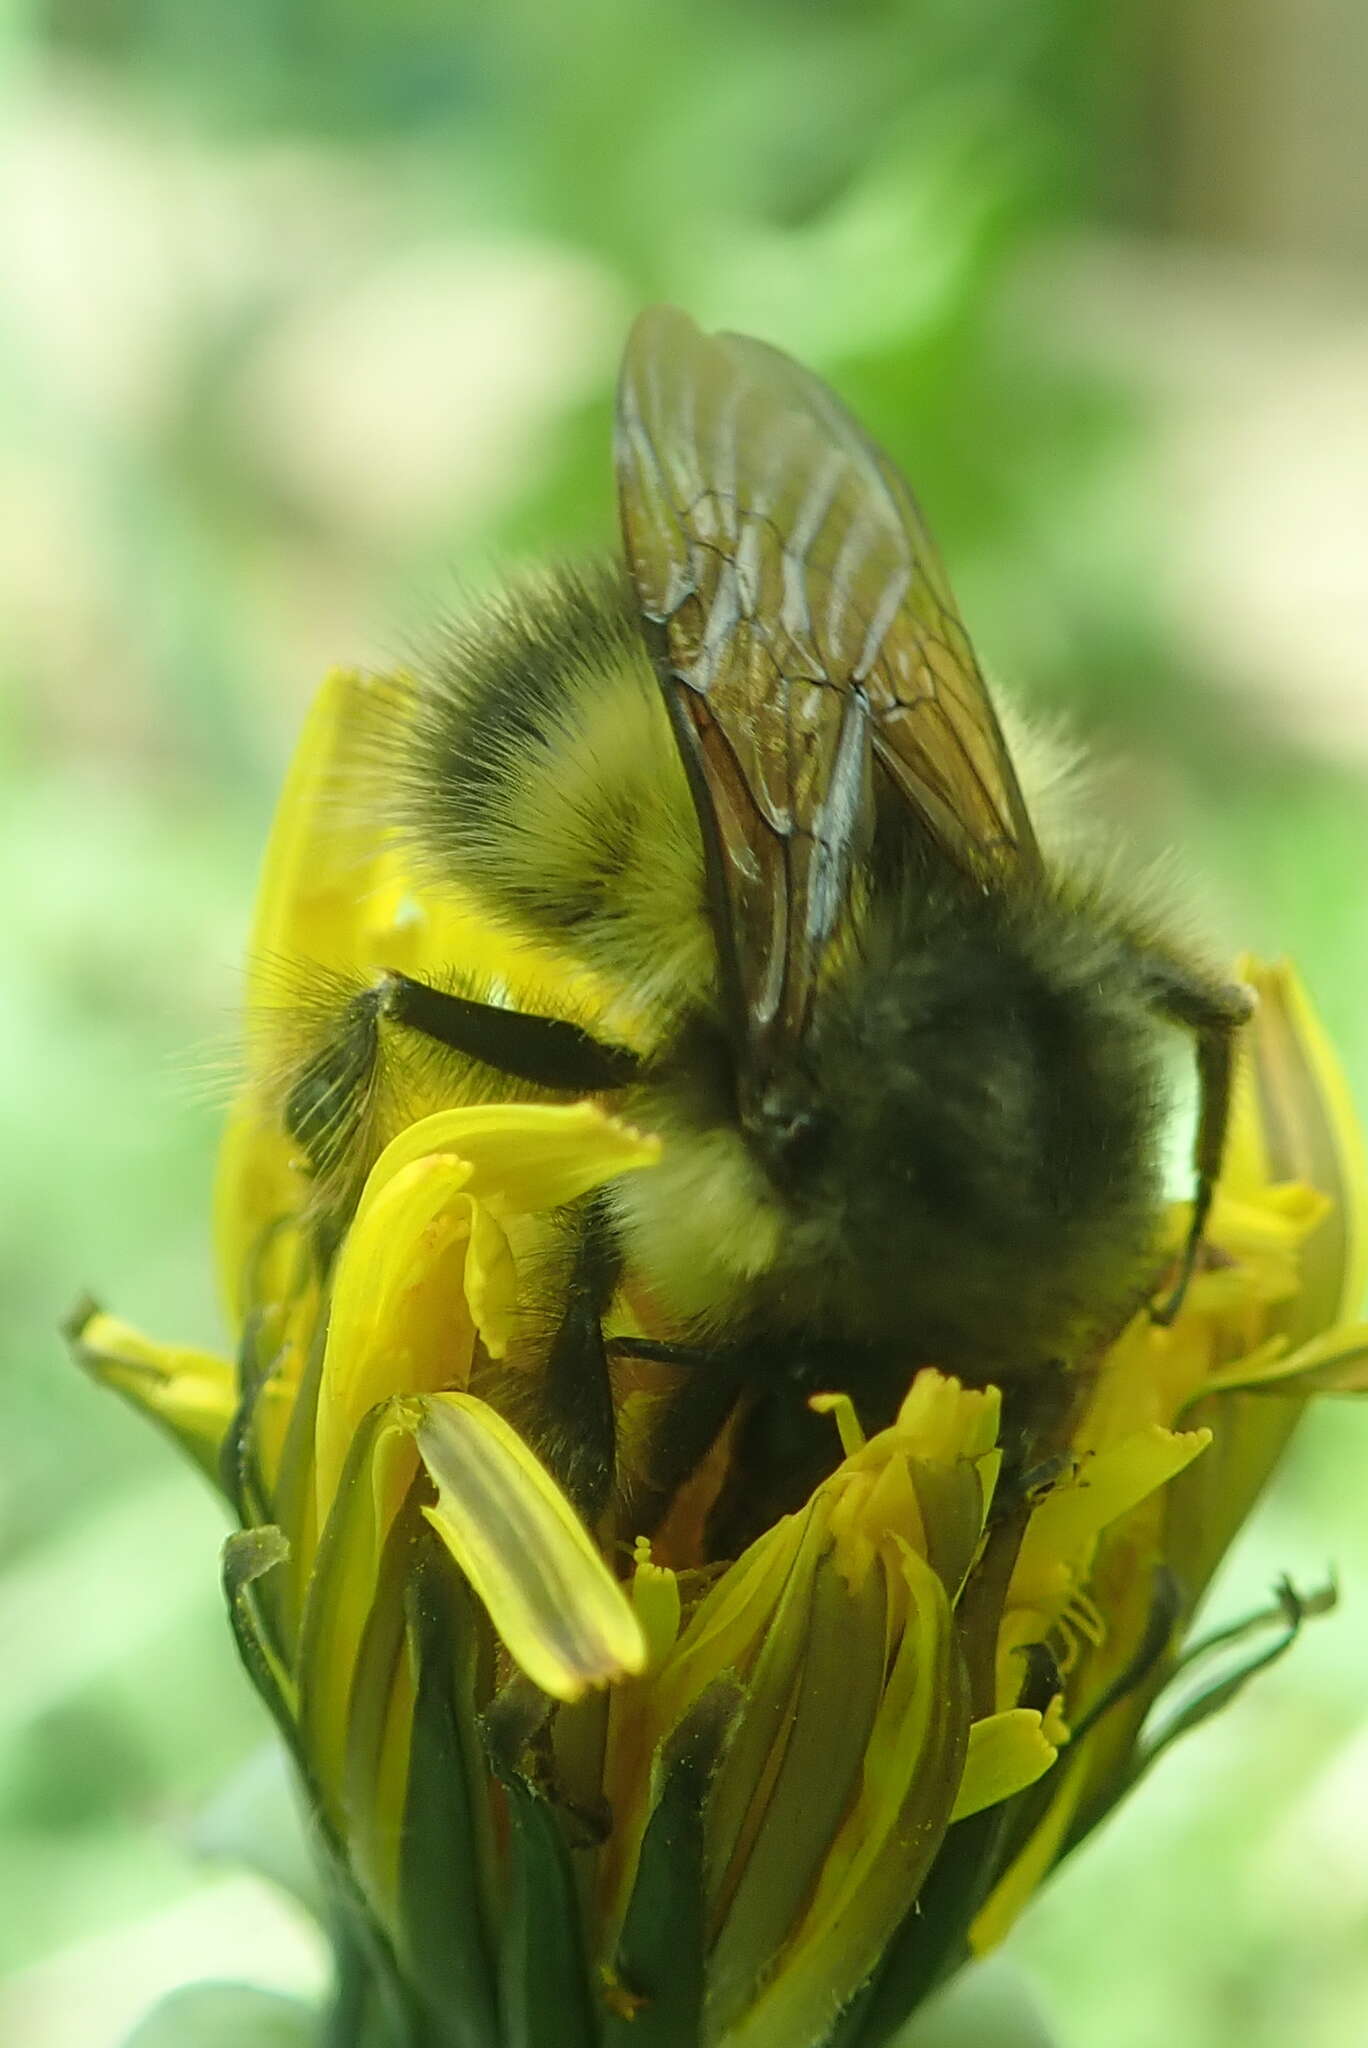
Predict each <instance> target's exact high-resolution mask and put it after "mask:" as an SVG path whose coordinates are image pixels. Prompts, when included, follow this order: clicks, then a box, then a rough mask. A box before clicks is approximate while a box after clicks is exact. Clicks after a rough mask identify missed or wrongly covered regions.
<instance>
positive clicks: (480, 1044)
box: [380, 974, 640, 1095]
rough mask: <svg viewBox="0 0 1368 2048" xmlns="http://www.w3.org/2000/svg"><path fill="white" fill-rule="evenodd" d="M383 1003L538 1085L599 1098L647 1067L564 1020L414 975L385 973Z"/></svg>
mask: <svg viewBox="0 0 1368 2048" xmlns="http://www.w3.org/2000/svg"><path fill="white" fill-rule="evenodd" d="M380 1008H381V1013H382V1014H383V1015H384V1016H385V1017H388V1018H390V1019H391V1020H392V1021H393V1022H394V1023H396V1024H405V1025H407V1026H408V1027H409V1029H410V1030H412V1031H419V1032H421V1033H422V1035H423V1036H424V1037H425V1038H431V1039H434V1040H435V1041H436V1042H437V1044H438V1045H445V1046H448V1047H449V1048H450V1049H451V1050H452V1051H453V1052H459V1053H463V1054H464V1055H465V1057H466V1058H467V1059H471V1060H479V1061H480V1062H481V1064H482V1065H484V1066H487V1067H495V1068H497V1070H498V1071H499V1072H500V1073H501V1074H509V1075H511V1076H512V1077H513V1078H514V1079H515V1080H518V1081H529V1082H531V1083H532V1085H533V1086H534V1087H537V1088H552V1089H561V1090H564V1091H565V1093H567V1094H569V1095H600V1094H604V1093H606V1092H607V1091H609V1090H611V1089H614V1088H622V1087H625V1085H626V1084H627V1083H628V1082H629V1081H632V1080H634V1079H635V1078H636V1076H637V1074H638V1072H639V1070H640V1061H639V1060H638V1059H637V1056H636V1054H635V1053H633V1052H630V1051H629V1050H628V1048H627V1047H626V1046H624V1045H606V1044H604V1042H603V1041H602V1040H601V1039H598V1038H595V1037H594V1036H593V1035H592V1034H591V1033H590V1032H588V1031H585V1030H584V1029H583V1028H582V1027H581V1026H580V1025H578V1024H571V1023H568V1022H567V1021H566V1019H565V1018H563V1017H538V1016H533V1015H531V1014H530V1013H529V1012H527V1011H524V1010H505V1009H501V1008H500V1007H499V1006H498V1004H496V1003H477V1002H472V1001H471V999H470V998H469V997H468V996H458V995H452V994H450V993H449V992H448V991H446V990H444V989H439V988H431V987H429V985H428V984H427V983H426V982H424V981H414V980H413V979H412V977H411V976H409V975H407V974H387V975H386V976H385V979H384V981H383V982H382V983H381V985H380Z"/></svg>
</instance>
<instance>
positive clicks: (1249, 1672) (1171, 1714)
mask: <svg viewBox="0 0 1368 2048" xmlns="http://www.w3.org/2000/svg"><path fill="white" fill-rule="evenodd" d="M1337 1597H1338V1595H1337V1591H1336V1587H1335V1585H1334V1582H1333V1580H1332V1581H1330V1582H1328V1583H1327V1584H1326V1585H1324V1586H1322V1587H1319V1588H1318V1589H1317V1591H1316V1592H1314V1593H1308V1594H1301V1593H1298V1592H1297V1590H1296V1588H1295V1587H1294V1586H1293V1584H1292V1582H1291V1580H1290V1579H1283V1580H1282V1581H1281V1582H1280V1583H1279V1586H1278V1588H1277V1593H1276V1597H1275V1599H1274V1601H1273V1604H1272V1605H1271V1606H1269V1607H1263V1608H1260V1609H1259V1610H1258V1612H1257V1613H1254V1614H1248V1615H1245V1616H1244V1617H1243V1618H1242V1619H1241V1620H1239V1621H1236V1622H1231V1623H1229V1624H1227V1626H1226V1627H1224V1628H1220V1629H1216V1630H1214V1631H1213V1632H1212V1633H1211V1634H1210V1635H1207V1636H1202V1637H1199V1638H1198V1640H1197V1641H1196V1642H1194V1643H1192V1644H1191V1645H1189V1647H1188V1648H1187V1649H1186V1650H1184V1652H1183V1654H1182V1656H1181V1657H1180V1658H1179V1659H1178V1662H1177V1663H1176V1665H1175V1666H1174V1670H1173V1674H1172V1676H1171V1678H1170V1679H1169V1682H1168V1684H1169V1688H1175V1685H1176V1689H1177V1690H1179V1691H1181V1692H1182V1695H1183V1696H1182V1698H1181V1699H1180V1700H1178V1701H1176V1702H1175V1703H1174V1704H1173V1705H1172V1706H1170V1707H1168V1708H1167V1709H1165V1708H1164V1694H1162V1693H1161V1694H1160V1695H1159V1701H1158V1704H1159V1706H1160V1717H1159V1719H1158V1721H1157V1723H1156V1724H1155V1725H1153V1726H1152V1727H1147V1728H1146V1730H1145V1731H1144V1733H1143V1734H1142V1736H1141V1739H1140V1740H1139V1742H1137V1744H1136V1746H1135V1748H1134V1750H1133V1751H1132V1752H1131V1759H1130V1763H1129V1765H1128V1766H1127V1767H1126V1768H1124V1769H1123V1770H1121V1771H1119V1772H1118V1773H1117V1774H1116V1776H1115V1777H1114V1778H1113V1779H1112V1780H1111V1781H1110V1782H1109V1783H1108V1784H1107V1786H1106V1787H1105V1789H1104V1791H1103V1792H1102V1794H1101V1796H1100V1797H1099V1798H1098V1799H1096V1800H1095V1801H1094V1802H1093V1803H1092V1804H1091V1805H1090V1806H1089V1807H1087V1808H1086V1809H1085V1810H1084V1811H1083V1812H1082V1813H1081V1814H1080V1815H1079V1816H1078V1818H1077V1819H1076V1820H1075V1822H1074V1825H1073V1827H1072V1828H1071V1829H1070V1830H1069V1833H1068V1835H1067V1836H1066V1837H1065V1839H1064V1843H1063V1845H1062V1847H1061V1849H1060V1852H1059V1857H1060V1859H1062V1858H1063V1857H1065V1856H1067V1855H1069V1854H1070V1853H1071V1852H1072V1851H1073V1850H1074V1849H1076V1848H1077V1847H1078V1845H1079V1843H1080V1842H1082V1841H1083V1840H1084V1839H1085V1838H1086V1837H1087V1836H1088V1835H1090V1834H1091V1833H1092V1831H1093V1829H1094V1828H1095V1827H1097V1826H1098V1824H1099V1823H1100V1822H1101V1821H1103V1820H1105V1819H1106V1817H1107V1815H1108V1814H1109V1813H1110V1812H1111V1810H1112V1808H1113V1807H1114V1806H1116V1805H1117V1804H1118V1802H1119V1801H1120V1800H1122V1799H1123V1798H1125V1797H1126V1796H1127V1795H1128V1794H1129V1793H1130V1792H1131V1791H1132V1790H1133V1788H1134V1787H1135V1786H1136V1785H1137V1784H1138V1783H1139V1782H1140V1780H1141V1778H1142V1777H1144V1776H1145V1774H1146V1772H1147V1771H1149V1769H1150V1768H1151V1766H1152V1765H1154V1764H1155V1763H1157V1762H1158V1760H1159V1758H1160V1757H1161V1756H1162V1755H1163V1754H1164V1751H1165V1750H1166V1749H1168V1748H1170V1747H1171V1745H1172V1744H1173V1743H1175V1742H1176V1741H1177V1740H1178V1738H1179V1737H1180V1736H1182V1735H1187V1734H1190V1733H1191V1731H1192V1730H1193V1729H1194V1728H1200V1727H1201V1725H1202V1723H1203V1722H1204V1721H1209V1720H1210V1719H1211V1717H1212V1715H1213V1714H1219V1713H1220V1712H1221V1710H1222V1708H1224V1707H1228V1706H1229V1705H1230V1704H1231V1702H1232V1700H1234V1699H1236V1698H1237V1697H1238V1695H1239V1694H1240V1693H1242V1692H1243V1691H1244V1688H1245V1687H1246V1686H1247V1685H1248V1683H1249V1681H1250V1679H1251V1678H1254V1677H1256V1676H1257V1675H1258V1673H1259V1672H1261V1671H1266V1670H1267V1669H1268V1667H1269V1665H1270V1664H1276V1663H1277V1661H1278V1659H1279V1658H1280V1657H1283V1656H1285V1655H1286V1654H1287V1652H1288V1651H1289V1650H1290V1649H1291V1647H1292V1645H1293V1643H1294V1642H1295V1641H1296V1639H1297V1637H1298V1636H1299V1635H1300V1633H1301V1629H1302V1624H1303V1622H1305V1621H1307V1620H1310V1619H1311V1618H1312V1617H1314V1616H1316V1615H1318V1614H1328V1613H1329V1612H1330V1610H1331V1609H1332V1608H1333V1607H1334V1605H1335V1602H1336V1599H1337ZM1269 1628H1274V1629H1276V1630H1277V1631H1278V1633H1277V1635H1276V1636H1275V1638H1274V1640H1273V1641H1272V1642H1271V1643H1266V1644H1264V1645H1263V1647H1262V1648H1259V1649H1253V1648H1246V1650H1245V1654H1244V1655H1242V1656H1240V1657H1239V1658H1238V1659H1237V1661H1236V1662H1235V1663H1234V1664H1233V1665H1232V1666H1230V1667H1229V1668H1222V1669H1221V1670H1219V1671H1217V1672H1216V1673H1215V1674H1214V1675H1213V1676H1212V1677H1211V1678H1210V1679H1208V1680H1207V1681H1206V1682H1205V1683H1203V1684H1200V1685H1198V1686H1196V1687H1195V1688H1193V1689H1191V1690H1189V1689H1188V1687H1187V1678H1188V1674H1189V1673H1190V1672H1191V1671H1192V1670H1193V1669H1194V1667H1196V1666H1197V1665H1199V1664H1203V1663H1205V1662H1207V1661H1208V1659H1210V1658H1213V1657H1216V1656H1219V1655H1221V1654H1222V1653H1224V1652H1225V1651H1228V1650H1235V1649H1239V1648H1241V1647H1242V1646H1247V1645H1248V1641H1249V1638H1250V1637H1251V1636H1255V1635H1261V1634H1262V1633H1263V1631H1264V1630H1265V1629H1269ZM1057 1860H1059V1859H1057Z"/></svg>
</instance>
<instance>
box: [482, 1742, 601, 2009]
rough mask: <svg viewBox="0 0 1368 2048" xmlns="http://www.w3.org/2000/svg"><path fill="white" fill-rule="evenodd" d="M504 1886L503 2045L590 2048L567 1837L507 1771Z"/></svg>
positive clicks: (584, 1962) (543, 1804) (589, 2003)
mask: <svg viewBox="0 0 1368 2048" xmlns="http://www.w3.org/2000/svg"><path fill="white" fill-rule="evenodd" d="M502 1783H503V1786H504V1793H505V1796H506V1798H507V1801H508V1821H509V1859H510V1871H509V1886H508V1895H507V1898H506V1900H505V1903H504V1911H503V1921H502V1927H501V1932H500V1941H499V1993H500V2010H501V2014H502V2019H503V2033H502V2035H501V2037H500V2041H501V2048H546V2044H547V2043H548V2042H552V2041H554V2042H555V2044H556V2048H595V2043H596V2042H597V2039H598V2027H597V2020H596V2016H595V2012H594V2004H593V1996H592V1992H591V1988H590V1982H589V1964H588V1958H587V1956H586V1953H585V1946H584V1933H583V1926H582V1922H581V1916H580V1902H579V1898H578V1895H577V1893H576V1889H575V1875H574V1872H573V1870H572V1869H571V1867H570V1855H569V1851H568V1849H567V1846H566V1841H565V1836H564V1834H563V1833H562V1831H561V1828H560V1825H559V1823H558V1821H557V1819H556V1815H555V1812H554V1810H553V1808H552V1806H551V1804H550V1802H549V1800H547V1799H546V1798H545V1796H544V1795H543V1794H542V1793H540V1792H538V1791H537V1790H536V1789H535V1788H534V1787H533V1786H531V1785H529V1784H528V1783H527V1782H526V1780H525V1779H522V1778H519V1777H517V1776H516V1775H514V1774H513V1773H511V1772H510V1773H508V1774H507V1775H506V1776H504V1777H503V1779H502Z"/></svg>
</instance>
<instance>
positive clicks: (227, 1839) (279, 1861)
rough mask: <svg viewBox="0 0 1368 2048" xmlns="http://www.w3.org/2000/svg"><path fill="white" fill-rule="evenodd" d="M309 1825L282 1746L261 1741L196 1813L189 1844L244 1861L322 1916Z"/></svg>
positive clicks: (317, 1916)
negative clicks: (311, 1852) (309, 1837)
mask: <svg viewBox="0 0 1368 2048" xmlns="http://www.w3.org/2000/svg"><path fill="white" fill-rule="evenodd" d="M307 1825H308V1824H307V1822H306V1820H305V1816H304V1811H303V1808H302V1805H301V1801H300V1798H299V1793H298V1790H297V1787H296V1785H295V1782H294V1777H293V1774H292V1772H291V1769H290V1764H289V1760H288V1758H287V1757H286V1755H285V1752H284V1750H283V1749H282V1748H281V1746H280V1744H279V1743H278V1742H274V1741H272V1742H264V1743H263V1744H262V1745H261V1748H260V1749H256V1750H253V1752H252V1754H251V1755H250V1756H249V1757H248V1758H247V1760H246V1762H245V1763H244V1764H243V1765H242V1766H241V1767H240V1768H239V1769H238V1770H236V1771H235V1772H234V1773H233V1775H232V1777H231V1778H229V1780H228V1782H227V1783H226V1784H225V1785H224V1786H223V1788H222V1790H221V1791H219V1792H217V1793H216V1794H215V1796H214V1798H213V1799H212V1800H210V1802H209V1804H208V1805H207V1806H206V1807H205V1808H204V1810H203V1812H202V1813H200V1815H199V1816H198V1818H197V1819H196V1821H195V1825H194V1829H193V1832H192V1835H191V1844H192V1846H193V1847H194V1849H195V1850H196V1851H197V1852H198V1853H199V1854H200V1855H201V1856H204V1857H207V1858H211V1859H212V1860H213V1861H215V1862H224V1863H240V1864H244V1865H245V1866H246V1868H247V1869H248V1870H254V1871H255V1872H256V1873H257V1875H258V1876H259V1877H264V1878H266V1879H267V1881H268V1882H269V1883H271V1884H276V1885H279V1886H280V1888H281V1889H282V1891H286V1892H288V1893H289V1894H290V1895H291V1897H292V1898H296V1899H298V1900H299V1903H300V1904H301V1905H302V1906H303V1907H304V1908H305V1910H306V1911H307V1912H309V1913H312V1914H313V1916H314V1918H315V1919H316V1920H319V1921H322V1920H323V1918H324V1914H325V1899H324V1893H323V1887H322V1884H321V1882H320V1880H319V1874H318V1867H317V1865H316V1864H315V1862H314V1859H313V1857H312V1855H311V1854H310V1852H309V1843H308V1836H307V1833H306V1828H307Z"/></svg>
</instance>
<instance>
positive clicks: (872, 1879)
mask: <svg viewBox="0 0 1368 2048" xmlns="http://www.w3.org/2000/svg"><path fill="white" fill-rule="evenodd" d="M900 1570H901V1573H902V1577H903V1585H904V1593H905V1600H906V1622H905V1626H904V1629H903V1633H902V1637H901V1640H900V1643H899V1646H898V1648H897V1650H896V1651H895V1653H894V1656H893V1659H892V1664H891V1667H890V1670H889V1673H888V1677H887V1680H886V1683H885V1687H884V1691H883V1696H882V1699H881V1700H880V1703H879V1709H878V1713H877V1715H876V1717H875V1721H874V1726H873V1728H872V1730H871V1732H870V1737H869V1741H868V1744H867V1746H866V1749H865V1755H864V1762H863V1766H862V1771H861V1782H860V1790H859V1793H858V1794H857V1796H856V1798H855V1800H854V1802H853V1803H852V1806H851V1808H850V1811H849V1812H848V1813H847V1815H846V1817H845V1819H844V1821H843V1822H842V1825H841V1827H840V1829H839V1831H838V1833H837V1835H836V1838H835V1840H834V1842H833V1844H832V1847H831V1850H830V1852H829V1853H828V1855H827V1858H826V1861H825V1863H824V1864H823V1867H822V1873H821V1876H820V1878H819V1879H818V1882H817V1886H816V1889H815V1891H814V1894H813V1897H812V1901H811V1904H810V1906H809V1908H808V1911H807V1912H806V1914H805V1915H804V1917H803V1920H802V1922H801V1924H800V1925H799V1927H798V1928H797V1931H796V1932H795V1934H794V1935H793V1938H792V1939H791V1941H790V1942H789V1944H788V1946H787V1947H786V1949H785V1950H784V1952H783V1954H782V1956H781V1957H780V1958H779V1961H778V1965H777V1967H776V1968H775V1969H774V1971H773V1974H772V1976H771V1977H770V1980H769V1981H768V1982H767V1983H765V1984H764V1985H763V1988H761V1989H760V1991H759V1994H758V1996H756V1997H755V1999H754V2002H753V2003H752V2004H751V2005H750V2006H749V2008H748V2010H746V2011H745V2012H744V2013H742V2014H741V2015H740V2016H739V2017H738V2018H737V2019H736V2020H735V2021H733V2022H732V2023H731V2024H730V2025H729V2026H727V2028H726V2030H725V2032H724V2034H723V2038H724V2039H725V2041H726V2043H727V2048H815V2044H816V2043H818V2042H820V2041H822V2040H824V2039H825V2038H826V2035H827V2033H828V2032H829V2030H830V2027H831V2024H832V2022H833V2020H834V2019H835V2017H836V2014H837V2012H838V2011H839V2010H840V2008H841V2007H842V2006H844V2005H845V2004H846V2003H847V2002H848V2001H849V2000H850V1999H851V1998H852V1997H853V1996H854V1994H855V1992H856V1991H857V1990H858V1989H859V1987H860V1985H861V1984H862V1983H863V1982H864V1981H865V1979H866V1978H867V1977H868V1975H869V1972H870V1971H871V1969H872V1968H873V1967H874V1965H875V1963H876V1962H877V1961H878V1958H879V1956H880V1955H881V1954H882V1952H883V1949H884V1947H885V1945H886V1943H887V1942H888V1941H889V1939H890V1937H891V1936H892V1934H893V1931H894V1929H895V1928H896V1927H897V1925H898V1923H899V1921H900V1920H901V1919H902V1918H903V1916H904V1914H905V1913H906V1912H907V1910H908V1905H909V1901H911V1900H913V1899H915V1897H916V1895H917V1892H918V1889H919V1888H920V1885H921V1882H922V1880H923V1878H924V1876H925V1874H926V1871H927V1869H928V1868H929V1866H930V1863H931V1861H932V1859H933V1857H934V1855H935V1853H936V1850H937V1848H938V1847H939V1845H940V1843H941V1841H942V1839H943V1837H944V1832H945V1828H946V1826H947V1825H948V1822H949V1817H950V1812H951V1808H952V1806H953V1804H954V1797H955V1788H956V1787H957V1785H958V1783H959V1780H960V1776H961V1772H962V1768H963V1759H964V1752H965V1741H966V1735H967V1727H968V1719H969V1709H968V1698H967V1687H966V1683H965V1679H964V1674H963V1669H962V1665H961V1663H960V1659H959V1655H958V1651H957V1648H956V1645H955V1641H954V1631H953V1625H952V1622H951V1617H950V1608H949V1603H948V1601H947V1599H946V1594H945V1589H944V1587H943V1585H942V1584H941V1581H940V1579H939V1578H938V1577H937V1575H936V1574H935V1573H934V1572H933V1571H932V1570H931V1568H930V1567H929V1566H928V1565H927V1564H925V1563H924V1562H923V1560H922V1559H921V1558H919V1557H918V1556H917V1555H916V1554H915V1552H913V1551H911V1550H910V1549H907V1548H905V1547H904V1548H903V1549H902V1552H901V1558H900ZM718 2017H719V2018H725V2017H726V2016H724V2015H719V2016H718Z"/></svg>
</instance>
